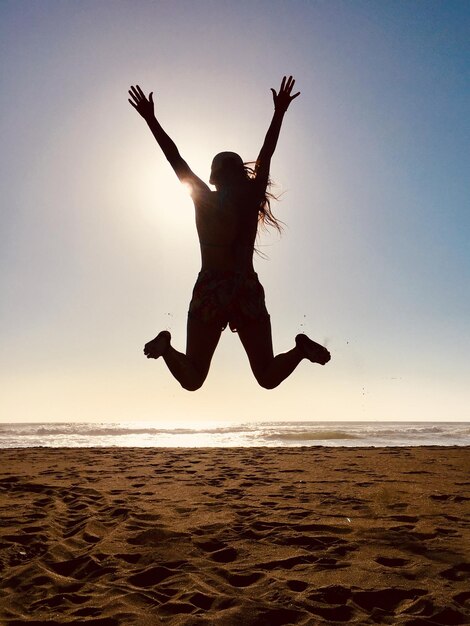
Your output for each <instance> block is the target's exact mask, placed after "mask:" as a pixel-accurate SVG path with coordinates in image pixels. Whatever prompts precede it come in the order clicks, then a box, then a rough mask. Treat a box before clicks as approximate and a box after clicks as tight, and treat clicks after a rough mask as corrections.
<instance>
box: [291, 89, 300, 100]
mask: <svg viewBox="0 0 470 626" xmlns="http://www.w3.org/2000/svg"><path fill="white" fill-rule="evenodd" d="M297 96H300V91H298V92H297V93H295V94H294V95H293V96H291V97H290V99H291V100H293V99H294V98H297Z"/></svg>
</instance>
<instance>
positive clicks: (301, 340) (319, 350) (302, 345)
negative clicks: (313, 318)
mask: <svg viewBox="0 0 470 626" xmlns="http://www.w3.org/2000/svg"><path fill="white" fill-rule="evenodd" d="M295 345H296V346H297V348H299V350H300V351H301V352H302V354H303V355H304V357H305V358H306V359H308V360H309V361H312V363H320V365H325V363H328V361H329V360H330V359H331V355H330V353H329V352H328V350H327V349H326V348H325V347H324V346H321V345H320V344H319V343H315V341H312V340H311V339H310V338H309V337H307V335H297V337H296V338H295Z"/></svg>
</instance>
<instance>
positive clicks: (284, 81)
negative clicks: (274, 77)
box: [279, 76, 286, 93]
mask: <svg viewBox="0 0 470 626" xmlns="http://www.w3.org/2000/svg"><path fill="white" fill-rule="evenodd" d="M285 85H286V77H285V76H283V78H282V82H281V88H280V89H279V93H280V92H281V91H284V87H285Z"/></svg>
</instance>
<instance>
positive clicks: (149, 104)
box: [128, 85, 209, 191]
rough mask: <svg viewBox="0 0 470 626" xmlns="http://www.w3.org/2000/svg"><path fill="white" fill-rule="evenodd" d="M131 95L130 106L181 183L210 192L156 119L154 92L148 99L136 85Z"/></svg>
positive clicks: (132, 88) (130, 91) (131, 90)
mask: <svg viewBox="0 0 470 626" xmlns="http://www.w3.org/2000/svg"><path fill="white" fill-rule="evenodd" d="M129 95H130V98H128V100H129V102H130V104H131V105H132V106H133V107H134V109H135V110H136V111H137V112H138V113H140V115H141V116H142V117H143V118H144V120H145V121H146V122H147V124H148V126H149V128H150V130H151V131H152V133H153V136H154V137H155V139H156V140H157V143H158V145H159V146H160V148H161V149H162V151H163V154H164V155H165V157H166V158H167V160H168V161H169V163H170V165H171V167H172V168H173V169H174V171H175V173H176V175H177V176H178V178H179V179H180V181H181V182H183V183H189V184H190V185H192V186H196V187H197V188H199V189H200V188H201V187H204V188H206V189H207V190H208V191H209V187H208V186H207V185H206V184H205V183H204V182H203V181H202V180H201V179H200V178H198V177H197V176H196V174H194V172H193V171H192V170H191V168H190V167H189V165H188V164H187V163H186V161H185V160H184V159H183V157H182V156H181V155H180V153H179V150H178V148H177V147H176V144H175V142H174V141H173V139H171V137H169V135H167V133H166V132H165V131H164V130H163V128H162V127H161V125H160V123H159V122H158V120H157V118H156V117H155V112H154V103H153V91H151V92H150V94H149V97H148V98H147V97H146V96H145V94H144V92H143V91H142V89H141V88H140V87H139V85H136V86H135V87H134V86H132V87H131V88H130V89H129Z"/></svg>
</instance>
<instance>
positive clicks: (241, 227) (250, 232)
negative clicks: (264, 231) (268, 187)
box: [194, 187, 260, 273]
mask: <svg viewBox="0 0 470 626" xmlns="http://www.w3.org/2000/svg"><path fill="white" fill-rule="evenodd" d="M259 204H260V203H259V199H256V196H255V195H254V194H253V193H252V192H251V190H250V189H249V187H247V188H244V189H240V188H235V189H229V190H218V191H210V192H205V193H203V194H200V195H198V196H197V197H195V198H194V206H195V209H196V228H197V233H198V237H199V243H200V247H201V265H202V267H201V269H202V270H208V269H210V270H221V271H234V272H241V273H246V272H250V271H251V272H252V271H253V251H254V245H255V239H256V232H257V226H258V212H259Z"/></svg>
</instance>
